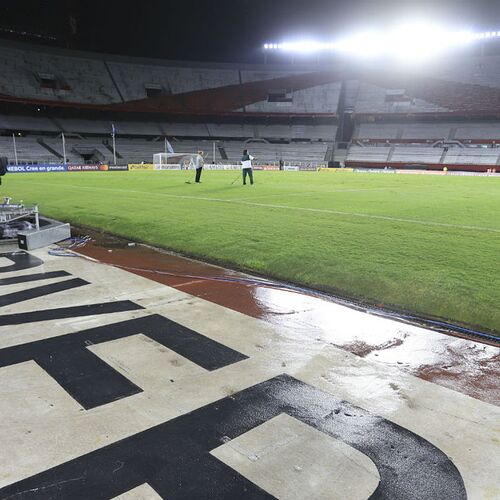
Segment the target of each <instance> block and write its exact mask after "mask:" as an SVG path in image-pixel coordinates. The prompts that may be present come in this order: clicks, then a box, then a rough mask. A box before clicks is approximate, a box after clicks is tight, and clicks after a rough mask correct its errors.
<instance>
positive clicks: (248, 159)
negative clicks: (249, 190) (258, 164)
mask: <svg viewBox="0 0 500 500" xmlns="http://www.w3.org/2000/svg"><path fill="white" fill-rule="evenodd" d="M253 159H254V157H253V156H252V155H250V154H249V153H248V149H245V150H244V151H243V156H242V157H241V171H242V172H243V185H244V186H245V185H246V183H247V176H248V177H249V178H250V184H253V168H252V160H253Z"/></svg>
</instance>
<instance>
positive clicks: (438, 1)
mask: <svg viewBox="0 0 500 500" xmlns="http://www.w3.org/2000/svg"><path fill="white" fill-rule="evenodd" d="M417 17H418V18H426V19H428V18H433V19H435V20H436V21H437V22H439V23H440V24H446V25H448V24H451V25H453V26H456V27H459V28H472V29H476V30H478V31H484V30H490V29H491V30H493V29H495V30H500V1H499V0H467V1H465V0H433V1H429V0H408V1H405V0H399V1H395V0H382V1H377V0H358V1H356V0H328V1H326V0H196V1H195V0H182V1H181V0H179V1H173V0H143V1H134V2H131V1H123V0H122V1H117V0H100V1H94V0H80V1H79V0H37V1H31V0H30V1H24V0H2V1H1V3H0V37H2V38H9V39H16V40H20V39H27V40H29V41H31V42H38V43H45V44H49V45H57V46H62V47H71V48H75V49H84V50H92V51H100V52H108V53H117V54H125V55H132V56H144V57H162V58H168V59H189V60H199V61H227V62H260V61H261V60H262V52H261V47H262V44H263V43H264V42H266V41H269V40H273V41H274V40H277V41H279V40H282V39H290V38H293V37H294V36H299V35H300V36H303V37H308V36H309V37H316V38H328V39H330V38H335V37H336V36H342V35H343V34H348V33H350V32H352V31H353V30H356V29H362V28H364V27H367V26H370V27H383V26H385V25H390V24H391V23H394V22H395V21H396V20H399V19H403V20H408V19H410V20H411V19H415V18H417ZM71 18H72V19H73V20H74V21H73V22H70V19H71ZM71 26H73V29H72V27H71ZM74 28H76V32H75V31H74ZM22 32H27V33H30V34H29V35H22V34H20V33H22Z"/></svg>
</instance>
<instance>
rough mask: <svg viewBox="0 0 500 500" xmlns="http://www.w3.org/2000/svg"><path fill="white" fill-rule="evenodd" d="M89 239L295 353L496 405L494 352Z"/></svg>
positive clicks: (139, 248)
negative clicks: (276, 330)
mask: <svg viewBox="0 0 500 500" xmlns="http://www.w3.org/2000/svg"><path fill="white" fill-rule="evenodd" d="M91 235H92V238H93V240H92V242H91V243H89V244H88V245H86V246H85V247H84V248H82V249H79V252H81V253H82V254H83V255H85V256H88V257H91V258H94V259H96V260H98V261H100V262H103V263H107V264H111V265H114V266H119V267H121V268H123V269H125V270H127V271H129V272H132V273H134V274H138V275H140V276H143V277H145V278H148V279H150V280H153V281H156V282H158V283H163V284H165V285H168V286H171V287H173V288H176V289H178V290H181V291H183V292H185V293H188V294H190V295H194V296H196V297H199V298H202V299H205V300H208V301H210V302H213V303H216V304H219V305H221V306H224V307H227V308H230V309H233V310H234V311H238V312H241V313H243V314H246V315H249V316H252V317H254V318H258V319H262V320H264V321H266V322H269V323H271V324H273V325H275V326H277V327H282V328H283V335H285V336H287V337H288V340H289V342H290V345H291V346H292V349H293V345H294V344H295V345H296V346H299V345H301V344H302V343H303V342H304V340H306V341H307V342H309V343H310V344H311V345H314V346H316V347H317V348H321V346H322V345H325V344H327V345H332V346H335V347H340V348H341V349H344V350H346V351H348V352H350V353H353V354H355V355H357V356H360V357H362V358H366V359H370V360H374V361H377V362H379V363H383V364H386V365H391V366H394V367H397V368H398V369H401V370H404V371H405V372H407V373H410V374H412V375H415V376H417V377H419V378H421V379H423V380H426V381H428V382H433V383H435V384H439V385H442V386H444V387H447V388H450V389H453V390H455V391H459V392H461V393H463V394H466V395H468V396H471V397H473V398H477V399H480V400H482V401H485V402H488V403H492V404H495V405H500V384H499V380H500V349H499V348H497V347H495V346H491V345H485V344H483V343H480V342H477V341H473V340H468V339H463V338H457V337H454V336H450V335H446V334H443V333H439V332H436V331H433V330H428V329H425V328H420V327H416V326H412V325H407V324H405V323H401V322H398V321H394V320H390V319H386V318H381V317H378V316H374V315H370V314H366V313H364V312H360V311H357V310H355V309H351V308H349V307H345V306H344V305H340V304H337V303H335V302H332V301H329V300H327V299H324V298H318V297H313V296H309V295H306V294H300V293H297V292H292V291H288V290H280V289H274V288H268V287H265V286H260V285H258V284H248V283H235V282H230V283H227V282H222V281H218V279H219V278H230V279H235V278H242V279H248V278H250V276H249V275H247V274H243V273H238V272H235V271H232V270H228V269H224V268H222V267H219V266H214V265H210V264H206V263H203V262H199V261H196V260H192V259H188V258H185V257H182V256H179V255H175V254H172V253H169V252H166V251H162V250H158V249H155V248H151V247H148V246H144V245H139V244H135V243H130V244H129V243H128V242H126V241H124V240H121V239H119V238H115V237H113V236H110V235H102V234H97V233H92V234H91ZM129 245H130V246H129ZM161 273H168V274H161Z"/></svg>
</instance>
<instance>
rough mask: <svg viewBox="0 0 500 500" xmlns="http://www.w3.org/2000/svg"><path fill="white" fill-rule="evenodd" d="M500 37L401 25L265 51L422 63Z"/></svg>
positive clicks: (284, 44)
mask: <svg viewBox="0 0 500 500" xmlns="http://www.w3.org/2000/svg"><path fill="white" fill-rule="evenodd" d="M498 37H500V31H487V32H482V33H473V32H471V31H467V30H462V31H454V30H450V29H447V28H445V27H442V26H437V25H434V24H431V23H429V22H427V21H425V22H420V23H411V24H401V25H399V26H396V27H394V28H393V29H389V30H386V31H374V30H371V31H365V32H358V33H353V34H352V35H350V36H347V37H345V38H342V39H340V40H335V41H324V42H322V41H317V40H295V41H284V42H281V43H266V44H265V45H264V49H266V50H270V49H272V50H282V51H286V52H298V53H305V54H307V53H315V52H324V51H329V52H340V53H345V54H350V55H353V56H355V57H361V58H375V57H382V56H389V57H395V58H396V59H402V60H404V61H408V62H414V61H422V60H424V59H428V58H430V57H432V56H436V55H439V54H441V53H443V52H444V51H446V50H448V49H451V48H453V47H459V46H463V45H465V44H468V43H471V42H472V41H473V40H485V39H491V38H498Z"/></svg>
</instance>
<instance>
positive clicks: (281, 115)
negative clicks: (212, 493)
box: [0, 41, 500, 171]
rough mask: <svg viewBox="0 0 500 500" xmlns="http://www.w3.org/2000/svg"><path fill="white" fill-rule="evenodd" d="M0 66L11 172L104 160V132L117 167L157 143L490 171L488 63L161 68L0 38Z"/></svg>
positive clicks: (107, 157) (493, 106)
mask: <svg viewBox="0 0 500 500" xmlns="http://www.w3.org/2000/svg"><path fill="white" fill-rule="evenodd" d="M0 61H1V63H2V69H3V71H2V74H1V75H0V153H1V155H3V156H7V157H9V158H10V160H11V162H12V163H13V162H14V160H15V161H16V162H17V163H18V164H23V163H52V162H61V160H63V159H65V160H67V161H71V162H75V163H85V162H93V163H95V162H104V163H109V162H111V161H112V160H113V151H112V147H111V139H110V134H111V131H112V129H114V130H115V132H116V137H117V145H116V152H117V159H118V163H137V162H141V161H146V162H148V161H151V158H152V154H153V153H155V152H160V151H162V150H163V140H164V138H168V140H169V141H170V142H171V143H172V144H173V146H174V148H175V149H176V150H182V151H186V152H192V151H196V150H198V149H203V150H207V151H209V152H210V158H211V159H212V160H214V161H215V162H217V163H219V162H220V163H224V162H231V161H233V162H234V161H235V160H236V159H238V158H239V156H240V154H241V150H242V149H244V148H245V147H250V148H251V149H252V151H254V152H255V154H256V156H257V157H258V158H259V160H260V161H262V162H268V163H271V162H273V163H275V164H276V163H279V162H281V163H285V162H288V163H292V164H293V163H297V164H304V165H308V164H309V165H311V164H318V165H321V164H325V165H326V164H330V165H333V164H336V165H342V166H343V165H345V166H365V167H376V168H379V167H398V168H405V167H415V166H416V167H420V168H427V169H439V170H441V169H443V168H444V167H445V166H446V167H447V168H448V169H449V170H478V171H485V170H491V169H496V166H497V165H498V164H499V163H500V150H499V149H498V148H497V145H498V142H500V124H499V123H498V117H499V116H500V56H495V55H493V56H483V57H480V56H473V57H471V56H453V57H451V56H450V57H449V58H447V59H446V60H445V61H442V60H441V61H439V64H431V65H428V66H426V67H425V68H422V67H418V68H414V69H413V70H412V69H411V67H409V66H408V67H405V68H404V69H401V68H399V70H397V69H395V68H394V67H390V66H389V65H384V64H381V63H378V64H373V63H371V64H368V63H367V64H359V63H353V62H346V61H343V62H342V61H338V62H331V63H328V64H326V63H323V64H309V65H303V64H302V65H293V64H279V65H277V64H263V65H245V64H240V65H234V64H215V63H193V62H179V61H164V60H156V59H139V58H127V57H123V56H116V55H104V54H94V53H85V52H75V51H68V50H64V49H54V48H47V47H38V46H35V45H27V44H21V43H16V42H6V41H3V42H2V44H1V46H0ZM62 134H64V138H65V143H66V144H65V152H63V151H62V144H61V142H62V141H61V135H62ZM13 136H14V137H13ZM14 142H15V146H14ZM14 148H15V154H14ZM14 157H16V158H14Z"/></svg>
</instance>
